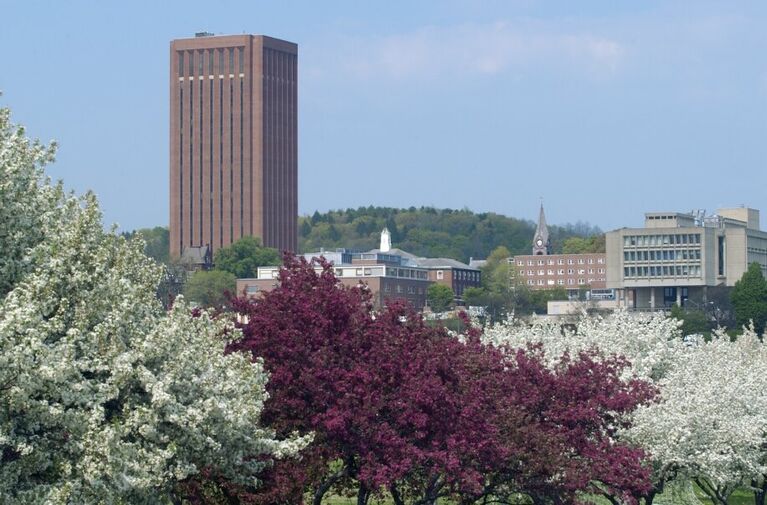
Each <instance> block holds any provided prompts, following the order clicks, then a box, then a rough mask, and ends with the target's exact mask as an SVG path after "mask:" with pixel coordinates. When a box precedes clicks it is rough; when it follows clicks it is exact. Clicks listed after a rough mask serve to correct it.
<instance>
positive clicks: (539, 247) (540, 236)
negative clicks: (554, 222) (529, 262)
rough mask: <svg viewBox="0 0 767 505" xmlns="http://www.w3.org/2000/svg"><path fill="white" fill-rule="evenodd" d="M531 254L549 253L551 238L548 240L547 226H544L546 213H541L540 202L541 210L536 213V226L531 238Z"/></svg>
mask: <svg viewBox="0 0 767 505" xmlns="http://www.w3.org/2000/svg"><path fill="white" fill-rule="evenodd" d="M533 254H541V255H544V256H545V255H548V254H551V240H549V227H548V226H546V215H545V214H544V213H543V203H541V212H540V213H539V214H538V228H536V230H535V237H534V238H533Z"/></svg>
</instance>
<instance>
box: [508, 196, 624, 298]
mask: <svg viewBox="0 0 767 505" xmlns="http://www.w3.org/2000/svg"><path fill="white" fill-rule="evenodd" d="M551 250H552V248H551V240H550V238H549V229H548V226H547V224H546V216H545V214H544V212H543V205H541V210H540V213H539V215H538V227H537V228H536V230H535V235H534V236H533V243H532V254H525V255H517V256H514V257H513V258H509V264H510V266H511V270H512V271H511V274H512V275H513V276H514V277H516V278H517V279H518V280H519V282H522V283H523V284H525V285H526V286H528V287H529V288H530V289H554V288H562V289H565V290H567V292H568V295H570V296H571V297H576V296H580V294H582V293H583V294H585V296H587V297H588V298H596V299H599V298H612V296H613V293H612V291H611V290H608V289H606V280H607V266H606V262H607V259H606V256H605V253H588V254H551ZM584 292H585V293H584Z"/></svg>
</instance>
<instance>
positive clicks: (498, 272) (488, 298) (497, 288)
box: [471, 246, 515, 320]
mask: <svg viewBox="0 0 767 505" xmlns="http://www.w3.org/2000/svg"><path fill="white" fill-rule="evenodd" d="M510 256H511V253H510V252H509V250H508V249H507V248H506V247H504V246H499V247H496V248H495V249H494V250H493V252H491V253H490V255H489V256H488V257H487V262H486V263H485V265H484V266H483V267H482V290H483V291H484V293H482V294H481V297H482V298H483V300H484V302H485V303H484V304H483V305H484V306H485V307H486V308H487V311H488V315H489V316H490V317H491V319H493V320H499V319H502V318H503V317H505V316H506V314H507V313H508V312H509V311H510V310H511V309H512V308H513V305H514V296H515V290H514V287H513V285H512V279H511V267H510V265H509V257H510ZM477 294H479V293H472V294H471V295H477Z"/></svg>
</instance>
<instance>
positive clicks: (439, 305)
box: [426, 283, 455, 312]
mask: <svg viewBox="0 0 767 505" xmlns="http://www.w3.org/2000/svg"><path fill="white" fill-rule="evenodd" d="M454 298H455V293H453V290H452V289H450V288H449V287H448V286H445V285H444V284H436V283H435V284H432V285H431V286H429V289H427V290H426V300H427V301H428V302H429V307H431V310H433V311H434V312H445V311H446V310H448V309H450V307H451V306H452V305H453V299H454Z"/></svg>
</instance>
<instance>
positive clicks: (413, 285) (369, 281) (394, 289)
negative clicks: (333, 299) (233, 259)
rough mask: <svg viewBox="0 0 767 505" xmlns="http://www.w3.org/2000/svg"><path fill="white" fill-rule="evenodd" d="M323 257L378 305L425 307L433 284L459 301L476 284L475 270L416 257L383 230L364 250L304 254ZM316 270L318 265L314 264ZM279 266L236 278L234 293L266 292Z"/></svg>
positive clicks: (478, 279)
mask: <svg viewBox="0 0 767 505" xmlns="http://www.w3.org/2000/svg"><path fill="white" fill-rule="evenodd" d="M320 256H321V257H324V258H325V259H326V260H328V261H329V262H331V263H332V264H333V270H334V273H335V275H336V277H337V278H338V280H339V282H341V283H342V284H344V285H347V286H356V285H358V284H360V283H362V284H365V285H366V286H367V287H368V289H370V292H371V294H372V296H373V303H374V304H375V305H376V306H377V307H382V306H384V305H385V304H386V302H388V301H390V300H395V299H403V300H407V301H408V302H410V304H411V305H413V307H415V308H416V309H417V310H421V309H423V308H424V307H425V306H426V291H427V289H428V287H429V286H430V285H431V284H433V283H439V284H444V285H446V286H448V287H450V288H451V289H452V290H453V293H454V294H455V296H456V301H457V302H460V301H461V295H462V294H463V290H464V289H465V288H467V287H479V286H480V283H481V277H480V271H479V269H476V268H472V267H469V266H468V265H466V264H464V263H461V262H460V261H456V260H452V259H449V258H420V257H417V256H415V255H413V254H410V253H409V252H407V251H402V250H401V249H395V248H392V247H391V236H390V234H389V231H388V230H386V229H384V230H383V232H382V233H381V245H380V247H379V248H378V249H373V250H371V251H367V252H352V251H348V250H344V249H340V250H336V251H320V252H317V253H308V254H305V255H304V257H306V259H307V260H309V259H312V258H313V257H320ZM317 268H318V270H319V267H317ZM278 277H279V267H263V268H259V269H258V274H257V277H256V278H254V279H238V280H237V292H238V293H243V292H245V293H246V294H248V295H250V296H255V295H257V294H258V293H262V292H264V291H269V290H271V289H273V288H274V286H276V285H277V284H276V283H277V278H278Z"/></svg>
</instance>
